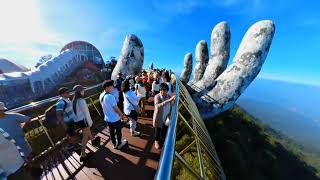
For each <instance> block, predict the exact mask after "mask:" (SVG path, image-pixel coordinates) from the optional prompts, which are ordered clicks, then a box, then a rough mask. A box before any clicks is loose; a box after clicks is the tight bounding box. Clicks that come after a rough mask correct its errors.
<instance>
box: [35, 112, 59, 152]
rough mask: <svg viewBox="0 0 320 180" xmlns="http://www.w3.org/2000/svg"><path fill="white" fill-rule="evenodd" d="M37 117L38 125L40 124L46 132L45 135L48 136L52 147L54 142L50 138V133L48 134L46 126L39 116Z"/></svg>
mask: <svg viewBox="0 0 320 180" xmlns="http://www.w3.org/2000/svg"><path fill="white" fill-rule="evenodd" d="M37 118H38V121H39V123H40V125H41V126H40V127H42V129H43V130H44V132H45V133H46V135H47V137H48V139H49V141H50V143H51V145H52V147H54V146H55V144H54V142H53V141H52V138H51V137H50V135H49V133H48V131H47V128H46V127H45V126H44V125H43V123H42V120H41V118H40V117H39V116H37Z"/></svg>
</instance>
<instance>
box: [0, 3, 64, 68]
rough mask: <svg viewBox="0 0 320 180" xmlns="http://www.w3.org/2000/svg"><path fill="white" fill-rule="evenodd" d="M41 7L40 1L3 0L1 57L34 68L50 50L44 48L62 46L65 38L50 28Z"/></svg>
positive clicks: (0, 37)
mask: <svg viewBox="0 0 320 180" xmlns="http://www.w3.org/2000/svg"><path fill="white" fill-rule="evenodd" d="M39 8H40V7H39V1H36V0H29V1H18V0H10V1H6V0H0V22H1V28H0V49H1V50H0V53H1V54H0V56H1V57H4V58H8V59H14V60H15V61H16V62H18V63H20V64H23V65H26V66H28V67H31V66H33V65H34V63H35V62H36V61H37V59H38V58H39V57H40V56H41V55H43V53H44V54H47V53H50V52H45V51H44V50H43V49H50V48H51V49H52V48H58V47H59V48H61V47H62V45H63V40H62V38H61V37H60V36H59V35H58V34H56V33H54V32H51V31H50V30H48V29H47V28H46V26H45V23H44V21H43V19H42V17H41V13H40V9H39ZM8 56H9V57H8ZM26 59H27V60H28V61H26Z"/></svg>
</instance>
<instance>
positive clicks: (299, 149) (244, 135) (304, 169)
mask: <svg viewBox="0 0 320 180" xmlns="http://www.w3.org/2000/svg"><path fill="white" fill-rule="evenodd" d="M205 123H206V126H207V129H208V131H209V133H210V136H211V139H212V140H213V143H214V145H215V148H216V151H217V153H218V155H219V158H220V161H221V164H222V166H223V169H224V172H225V175H226V177H227V179H231V180H232V179H235V180H241V179H243V180H248V179H259V180H260V179H261V180H264V179H273V180H274V179H279V180H280V179H308V180H309V179H320V153H319V152H318V151H316V150H315V149H313V148H312V146H309V145H302V144H297V143H296V142H295V141H294V140H292V139H289V138H288V137H286V136H285V135H283V134H281V133H280V132H277V131H275V130H273V129H271V128H270V127H268V126H267V125H265V124H263V123H262V122H261V121H259V120H258V119H255V118H253V117H252V116H250V115H249V114H248V113H247V112H245V111H244V110H243V109H241V108H240V107H239V106H236V107H234V108H232V109H230V110H229V111H226V112H224V113H222V114H220V115H219V116H217V117H215V118H214V119H212V120H208V121H206V122H205Z"/></svg>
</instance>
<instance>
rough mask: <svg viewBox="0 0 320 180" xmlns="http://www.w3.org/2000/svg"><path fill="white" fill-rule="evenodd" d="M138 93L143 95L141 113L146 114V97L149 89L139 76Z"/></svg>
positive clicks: (137, 81) (137, 78)
mask: <svg viewBox="0 0 320 180" xmlns="http://www.w3.org/2000/svg"><path fill="white" fill-rule="evenodd" d="M135 80H136V83H137V84H136V88H135V89H136V90H135V91H136V94H137V95H138V96H139V97H141V98H140V105H141V115H142V116H146V114H145V112H146V111H145V104H146V100H147V99H146V97H147V91H146V88H145V87H144V85H143V84H142V81H141V78H140V77H139V76H137V77H136V79H135Z"/></svg>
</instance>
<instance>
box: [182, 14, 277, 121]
mask: <svg viewBox="0 0 320 180" xmlns="http://www.w3.org/2000/svg"><path fill="white" fill-rule="evenodd" d="M274 32H275V26H274V24H273V22H272V21H270V20H263V21H259V22H257V23H255V24H254V25H252V26H251V27H250V28H249V30H248V31H247V32H246V34H245V36H244V37H243V39H242V42H241V44H240V46H239V48H238V51H237V53H236V55H235V57H234V60H233V63H232V64H231V65H230V66H229V67H227V64H228V60H229V54H230V30H229V26H228V24H227V23H226V22H221V23H219V24H217V25H216V26H215V27H214V29H213V30H212V34H211V47H210V60H209V61H208V47H207V43H206V42H205V41H203V40H202V41H200V42H199V43H198V45H197V47H196V64H195V72H194V78H193V80H192V81H190V82H189V83H188V85H189V87H187V88H188V90H189V91H190V94H191V95H192V97H193V100H194V101H195V103H196V104H197V106H198V109H199V111H200V113H201V115H202V117H203V119H210V118H212V117H214V116H216V115H217V114H219V113H221V112H223V111H226V110H228V109H229V108H230V107H232V106H233V105H234V103H235V101H236V100H237V99H238V97H239V96H240V95H241V93H242V92H243V91H244V90H245V89H246V88H247V87H248V86H249V84H250V83H251V82H252V81H253V80H254V79H255V78H256V76H257V75H258V74H259V72H260V70H261V67H262V65H263V63H264V61H265V59H266V57H267V54H268V52H269V49H270V46H271V42H272V39H273V35H274ZM190 64H191V65H190ZM191 72H192V55H191V54H190V53H189V54H187V55H186V56H185V66H184V71H183V73H182V74H181V80H182V82H185V83H187V82H188V81H189V78H190V74H191Z"/></svg>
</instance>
